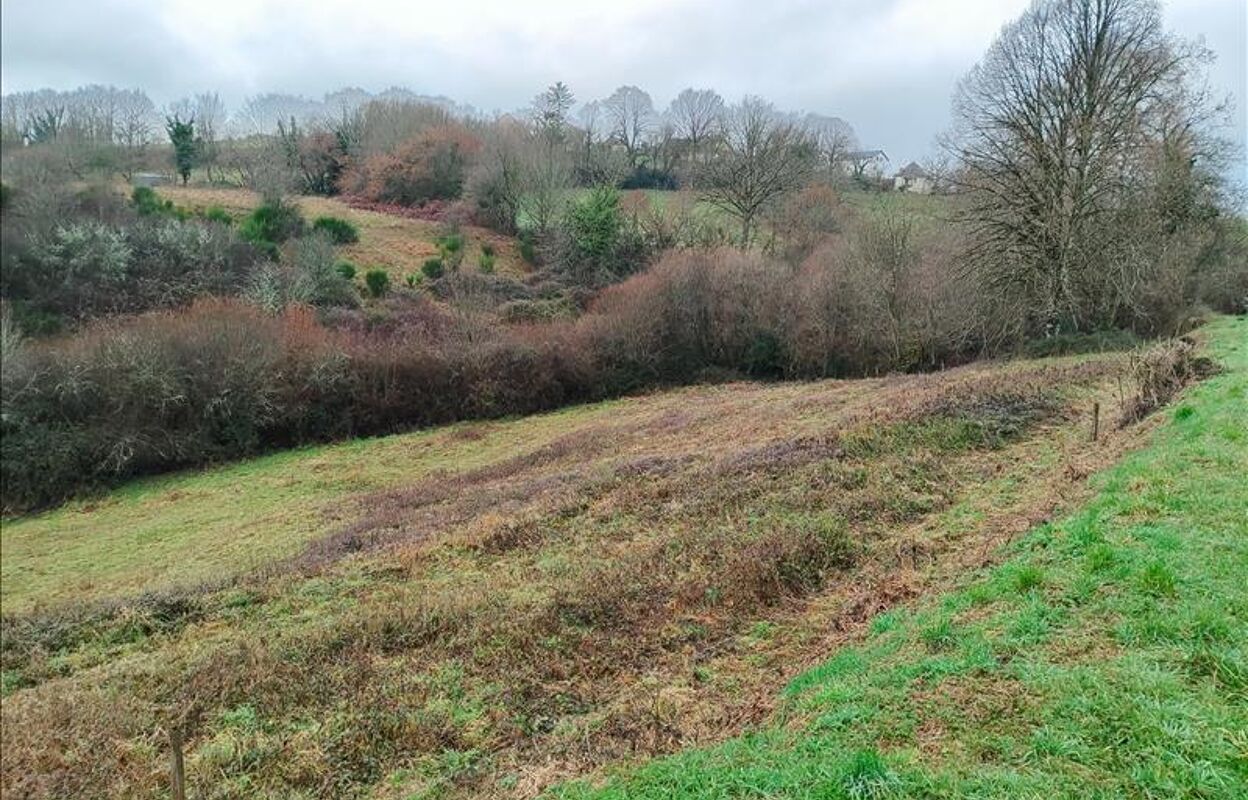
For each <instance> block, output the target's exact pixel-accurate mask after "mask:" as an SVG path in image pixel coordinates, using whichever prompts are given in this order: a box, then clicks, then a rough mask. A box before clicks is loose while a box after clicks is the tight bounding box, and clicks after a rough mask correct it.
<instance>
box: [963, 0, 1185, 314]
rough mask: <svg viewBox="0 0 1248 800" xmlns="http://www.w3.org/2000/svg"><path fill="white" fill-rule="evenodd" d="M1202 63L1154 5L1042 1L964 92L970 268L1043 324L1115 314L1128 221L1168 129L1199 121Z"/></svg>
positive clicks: (1013, 27) (1125, 0)
mask: <svg viewBox="0 0 1248 800" xmlns="http://www.w3.org/2000/svg"><path fill="white" fill-rule="evenodd" d="M1194 57H1195V54H1194V53H1193V52H1192V51H1191V50H1189V49H1187V48H1185V47H1184V46H1183V45H1182V44H1181V43H1178V42H1176V41H1174V40H1173V39H1171V38H1170V37H1168V36H1167V35H1166V33H1165V31H1164V30H1163V27H1162V19H1161V13H1160V10H1159V8H1158V5H1157V4H1156V3H1155V2H1152V0H1036V2H1034V3H1033V4H1032V6H1031V7H1030V8H1029V9H1028V10H1027V11H1026V12H1025V13H1024V14H1023V15H1022V17H1020V18H1019V19H1018V20H1017V21H1015V22H1013V23H1012V24H1010V25H1008V26H1007V27H1006V28H1005V29H1004V30H1003V31H1002V33H1001V35H1000V36H999V37H998V39H997V40H996V42H995V43H994V44H993V45H992V47H991V48H990V50H989V51H988V53H987V55H986V56H985V58H984V59H983V61H982V62H980V64H978V65H977V66H976V67H975V68H974V69H973V70H972V72H971V73H970V74H969V75H968V76H967V77H966V78H965V79H964V80H963V81H962V83H961V85H960V86H959V88H958V92H957V95H956V97H955V104H954V112H955V118H956V128H955V131H954V136H953V138H952V139H951V143H952V149H953V155H954V156H955V157H956V159H957V160H958V162H959V164H960V165H961V170H960V171H959V176H960V178H959V179H960V180H961V182H962V183H963V184H964V188H966V189H967V190H968V194H969V196H970V204H969V208H968V211H967V219H968V221H969V223H970V229H971V231H972V234H973V237H974V247H973V250H972V252H971V256H972V258H971V262H970V263H971V264H973V265H974V266H975V267H976V268H977V269H978V273H979V275H980V276H981V278H982V280H983V281H985V282H987V283H988V284H989V285H990V286H992V287H993V288H994V289H996V290H997V291H998V292H999V293H1001V294H1002V295H1003V296H1009V297H1013V298H1015V300H1016V302H1017V303H1018V305H1019V307H1020V308H1021V309H1026V313H1027V315H1028V316H1029V317H1030V318H1031V320H1032V325H1033V326H1035V327H1037V328H1042V329H1044V330H1045V331H1047V332H1050V333H1052V332H1057V331H1059V330H1061V329H1062V328H1064V327H1071V326H1073V327H1075V328H1083V327H1088V326H1091V325H1094V324H1098V323H1099V322H1104V321H1105V320H1106V316H1107V315H1112V314H1113V313H1114V306H1115V305H1116V304H1118V303H1119V302H1120V301H1121V298H1122V296H1123V294H1122V291H1121V290H1122V288H1123V286H1124V285H1125V283H1126V278H1125V276H1115V275H1114V274H1113V273H1114V272H1115V270H1116V269H1118V266H1116V265H1121V266H1128V265H1126V264H1125V263H1124V261H1123V260H1122V259H1121V258H1120V256H1119V254H1120V253H1121V252H1126V251H1127V250H1129V246H1130V245H1131V244H1132V243H1131V242H1130V241H1129V237H1124V236H1123V235H1122V234H1123V232H1124V230H1125V229H1124V228H1123V226H1122V225H1121V224H1120V222H1121V220H1122V219H1123V218H1124V215H1125V214H1128V213H1129V212H1130V211H1131V209H1132V204H1133V203H1134V202H1135V200H1136V198H1137V196H1138V195H1139V192H1138V187H1139V185H1140V183H1141V182H1145V183H1147V182H1148V181H1149V180H1150V178H1149V176H1148V175H1147V174H1146V172H1147V169H1148V164H1149V159H1148V158H1147V155H1148V154H1149V153H1150V152H1151V151H1152V150H1153V149H1154V148H1155V147H1156V146H1157V144H1158V143H1159V142H1160V141H1161V140H1162V139H1164V137H1165V135H1166V134H1165V132H1164V131H1163V130H1161V129H1160V127H1159V123H1161V122H1162V121H1163V120H1170V125H1172V126H1173V125H1174V124H1175V121H1176V119H1177V120H1178V128H1179V129H1184V128H1186V127H1187V126H1189V125H1192V124H1195V121H1196V120H1195V116H1194V115H1193V114H1192V113H1191V112H1190V111H1189V110H1188V105H1187V103H1186V101H1185V99H1184V97H1183V95H1182V92H1181V87H1183V86H1184V85H1185V84H1186V83H1187V77H1188V73H1189V69H1190V68H1191V67H1192V66H1193V63H1192V59H1193V58H1194ZM1130 268H1131V269H1136V268H1137V266H1134V265H1131V266H1130ZM1114 284H1117V285H1114Z"/></svg>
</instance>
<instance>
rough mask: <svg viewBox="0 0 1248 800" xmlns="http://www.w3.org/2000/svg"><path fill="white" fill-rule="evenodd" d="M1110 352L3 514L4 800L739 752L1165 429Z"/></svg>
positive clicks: (540, 785) (1220, 335)
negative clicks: (1135, 408) (897, 609)
mask: <svg viewBox="0 0 1248 800" xmlns="http://www.w3.org/2000/svg"><path fill="white" fill-rule="evenodd" d="M1213 335H1214V336H1215V337H1216V338H1217V340H1218V341H1219V342H1221V343H1222V345H1221V347H1222V348H1223V350H1226V348H1227V345H1226V342H1228V341H1234V340H1236V339H1239V340H1242V339H1243V337H1244V335H1245V326H1244V323H1243V321H1242V320H1241V321H1236V322H1234V323H1230V322H1225V323H1222V324H1220V325H1219V326H1217V327H1215V328H1214V329H1213ZM1125 361H1126V359H1125V357H1124V356H1123V355H1121V354H1109V355H1100V356H1088V357H1077V358H1065V359H1051V360H1044V361H1032V362H1013V363H1004V364H982V365H975V366H971V367H967V368H962V369H958V370H951V371H949V372H946V373H941V374H934V375H924V376H903V377H895V378H883V379H873V380H862V381H824V382H818V383H810V384H780V385H758V384H732V385H725V386H715V387H701V388H694V389H687V390H681V391H675V392H668V393H662V394H656V395H652V396H648V397H641V398H634V399H627V400H621V401H615V402H611V403H604V404H599V405H594V406H585V407H580V408H574V409H569V410H566V411H562V412H558V413H555V414H549V415H543V416H538V417H533V418H528V419H518V420H510V421H501V422H489V423H475V424H469V425H460V426H455V427H452V428H446V429H440V430H434V431H428V432H423V433H417V434H411V435H406V436H398V437H391V438H387V439H378V440H371V441H359V442H353V443H350V444H345V445H338V446H332V447H325V448H318V449H315V450H307V451H301V452H294V453H285V454H281V455H277V456H273V457H270V458H265V459H260V460H257V461H254V462H249V463H245V464H240V465H236V466H232V467H226V468H223V469H218V470H212V471H208V472H204V473H200V474H191V475H181V476H174V477H168V478H163V479H160V480H153V481H147V482H141V483H136V484H133V485H131V486H129V487H127V488H125V489H123V490H121V491H118V492H115V493H113V494H112V495H109V496H107V497H105V498H103V499H101V500H99V501H96V502H93V503H79V504H75V505H71V506H68V507H65V508H62V509H60V510H58V511H56V512H53V513H50V514H47V515H43V516H40V517H35V518H30V519H23V520H16V521H10V522H8V523H6V525H5V526H4V531H3V554H2V558H0V566H2V567H3V580H2V583H0V589H2V591H3V600H4V612H5V617H4V637H3V669H4V673H3V676H4V679H3V686H4V699H3V714H4V722H5V724H4V727H3V730H4V734H3V735H4V749H5V753H6V758H5V761H4V767H3V787H4V793H5V796H6V797H7V796H10V793H12V796H32V797H54V796H93V795H113V796H128V797H162V796H166V792H167V788H166V786H167V777H166V775H165V770H166V765H167V763H168V752H167V742H168V739H167V735H168V733H167V732H168V730H169V729H170V728H171V727H176V728H178V729H180V730H182V731H184V733H185V736H186V739H187V745H186V758H187V765H188V778H189V782H190V784H191V786H192V787H193V789H194V792H195V796H202V797H227V796H249V797H413V796H414V797H434V796H464V797H467V796H482V795H486V796H491V795H492V796H532V795H533V794H534V793H536V792H539V791H542V790H545V789H547V788H549V787H551V786H554V785H557V784H558V783H559V782H561V781H565V780H568V779H573V778H576V777H578V776H583V775H592V774H594V773H595V771H596V770H598V769H599V768H601V767H604V766H607V765H611V764H618V763H622V762H623V763H629V762H634V761H636V760H637V759H639V758H641V757H644V756H649V755H654V754H661V753H666V752H671V751H674V750H677V749H680V748H681V747H684V746H688V745H691V744H698V743H704V742H710V741H713V740H718V739H722V738H724V737H727V736H731V735H735V734H737V733H739V732H740V731H741V730H742V729H743V728H746V727H751V726H754V725H759V724H762V723H764V722H765V721H766V720H767V719H768V715H769V714H770V713H771V712H772V711H773V709H774V708H775V705H776V701H777V700H778V699H779V698H780V690H781V689H782V688H783V686H784V685H785V683H786V682H787V681H788V680H790V679H791V678H793V677H794V676H796V675H798V674H799V673H801V671H802V670H803V669H805V668H807V667H810V666H813V665H816V664H818V663H820V662H821V661H823V660H825V659H826V658H828V656H829V654H830V653H834V652H836V651H837V648H839V647H841V646H842V645H844V644H845V643H847V642H852V641H855V640H857V639H859V638H860V637H861V636H862V635H863V634H864V633H865V632H866V630H867V625H868V623H869V622H870V621H871V620H873V619H876V620H878V619H885V620H888V619H899V617H890V616H885V617H882V618H881V617H879V616H878V615H880V614H881V613H882V612H887V611H888V610H889V609H891V608H893V607H894V606H897V605H899V604H909V603H911V602H913V601H914V598H921V597H922V596H925V595H928V594H930V593H932V592H935V591H937V590H940V589H943V588H946V587H948V586H950V585H953V584H954V583H957V582H960V581H962V580H963V579H964V578H965V576H966V574H967V573H968V571H972V570H977V569H979V568H981V567H983V566H985V565H987V564H989V563H991V562H993V561H994V559H995V557H996V554H997V553H998V550H999V548H1000V547H1001V546H1002V545H1005V544H1007V543H1008V542H1009V541H1010V540H1011V539H1012V538H1013V537H1015V536H1017V535H1019V534H1021V533H1022V532H1024V531H1025V530H1027V529H1028V528H1030V527H1031V526H1032V525H1034V524H1037V523H1040V522H1043V521H1045V520H1048V519H1051V518H1052V515H1053V514H1054V512H1055V510H1057V509H1061V508H1065V507H1069V506H1071V505H1072V504H1074V503H1076V502H1078V501H1080V500H1082V499H1085V498H1086V497H1087V496H1088V494H1089V491H1090V490H1089V489H1088V487H1087V482H1086V480H1085V479H1086V478H1087V476H1088V475H1089V474H1091V473H1092V472H1093V471H1094V470H1097V469H1099V468H1100V467H1101V466H1103V465H1106V464H1108V463H1110V462H1112V461H1114V460H1116V459H1117V458H1118V457H1119V455H1120V454H1121V453H1122V451H1123V450H1124V449H1126V448H1128V447H1131V446H1133V445H1135V444H1137V443H1138V442H1139V441H1140V440H1141V438H1142V437H1143V436H1145V435H1146V433H1147V431H1148V430H1149V428H1150V426H1151V425H1152V423H1150V422H1146V423H1144V424H1142V425H1132V426H1128V427H1125V428H1121V429H1120V428H1119V427H1118V426H1117V425H1116V424H1115V421H1116V417H1117V415H1118V410H1119V408H1120V400H1121V397H1120V395H1119V392H1120V391H1121V390H1122V389H1123V387H1124V383H1123V380H1124V367H1125ZM1235 368H1236V371H1235V372H1234V373H1232V375H1233V376H1234V377H1232V378H1226V379H1220V380H1234V381H1238V382H1239V384H1242V381H1243V377H1242V375H1243V373H1242V369H1243V365H1242V364H1241V363H1239V362H1238V361H1236V362H1235ZM1239 384H1236V385H1239ZM1125 385H1127V386H1129V383H1128V384H1125ZM1240 397H1241V398H1242V385H1241V386H1240ZM1096 403H1099V405H1100V408H1101V409H1102V413H1101V424H1100V433H1101V435H1100V437H1099V438H1098V440H1097V441H1096V442H1092V441H1091V436H1090V433H1091V427H1092V409H1093V407H1094V404H1096ZM1235 447H1237V448H1239V450H1237V451H1236V452H1238V456H1237V457H1240V458H1241V460H1242V443H1240V444H1236V445H1235ZM1019 580H1023V579H1022V578H1020V579H1019ZM1026 581H1027V582H1028V586H1027V587H1025V588H1026V589H1030V588H1033V584H1032V582H1031V579H1030V578H1027V579H1026ZM1038 585H1044V579H1043V576H1042V579H1041V583H1040V584H1038ZM951 613H952V612H951ZM1036 613H1039V611H1037V612H1036ZM959 621H960V618H959ZM938 622H939V621H938ZM940 624H941V625H946V624H947V626H949V631H950V634H949V635H950V636H951V637H953V638H952V639H951V642H953V644H951V645H950V650H949V652H953V653H956V652H960V651H959V650H957V647H960V646H961V645H958V644H957V642H958V641H960V640H959V639H957V637H958V635H959V633H958V631H959V629H957V628H955V627H953V626H954V624H955V622H954V621H949V622H947V623H944V622H941V623H940ZM1037 624H1039V623H1037ZM889 625H891V623H881V622H878V621H877V622H875V623H874V627H875V628H876V629H878V630H882V629H884V628H887V627H889ZM936 627H937V628H939V630H944V629H943V628H940V627H939V625H937V626H936ZM924 636H927V634H924ZM928 638H931V639H932V647H933V648H935V649H934V650H933V651H932V652H933V653H940V652H944V651H943V650H942V648H943V647H944V644H943V641H944V639H943V634H940V635H938V634H937V633H933V634H931V635H930V637H928ZM923 641H926V639H924V640H923ZM816 674H822V673H816ZM811 680H812V679H809V678H808V679H806V681H807V682H810V681H811ZM816 696H818V697H823V695H822V694H819V693H816ZM933 702H936V701H935V700H934V701H933ZM101 742H107V743H109V745H108V746H100V743H101ZM662 769H667V768H666V767H664V768H661V769H659V771H656V772H648V773H643V778H642V780H643V785H644V786H646V787H651V786H657V787H660V788H659V789H653V790H652V789H651V788H646V789H645V790H646V791H654V792H658V793H659V795H662V791H660V789H661V788H662V787H663V786H665V784H663V783H662V780H665V779H663V778H660V779H657V780H659V782H658V783H653V782H652V783H644V781H647V780H650V778H648V777H646V776H649V775H662V774H670V771H669V772H668V773H662ZM707 785H710V784H707ZM726 785H727V784H726ZM732 785H735V786H737V787H738V788H740V787H741V786H742V785H743V784H740V783H737V784H732ZM627 786H629V785H625V787H627ZM619 791H620V792H623V793H624V794H628V793H629V792H631V791H632V790H631V789H629V788H621V789H620V790H619ZM729 795H731V792H730V793H729ZM729 795H712V796H729ZM628 796H631V794H628Z"/></svg>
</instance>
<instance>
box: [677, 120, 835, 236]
mask: <svg viewBox="0 0 1248 800" xmlns="http://www.w3.org/2000/svg"><path fill="white" fill-rule="evenodd" d="M813 165H814V150H813V148H812V147H811V143H810V138H809V137H808V136H807V135H806V133H805V132H804V131H803V130H802V128H801V126H800V125H798V124H796V123H794V122H793V121H792V120H791V119H789V118H786V117H782V116H781V115H779V114H778V113H777V112H776V110H775V108H774V107H773V106H772V105H771V104H770V103H768V102H766V101H765V100H763V99H762V98H759V97H746V98H745V99H744V100H742V101H741V103H740V104H738V105H736V106H733V107H732V108H730V109H729V110H728V111H727V113H726V114H725V116H724V134H723V141H722V144H721V147H720V151H719V152H718V153H717V154H716V156H715V157H713V158H710V159H709V160H708V161H707V162H706V164H705V165H704V167H703V170H702V175H701V184H702V187H703V188H702V190H701V195H702V198H703V199H704V200H705V201H706V202H708V203H710V204H711V205H713V206H715V207H717V208H721V209H723V210H724V211H727V212H728V213H729V214H731V215H732V216H734V217H736V218H737V220H738V222H739V223H740V224H741V247H742V248H746V247H749V246H750V243H751V241H752V240H753V236H754V232H755V223H756V222H757V220H758V217H759V215H760V214H761V213H762V212H763V211H764V210H765V209H767V208H768V207H770V206H771V205H772V204H774V203H776V202H777V201H779V200H781V199H782V198H784V197H785V196H787V195H788V194H789V193H791V192H793V191H794V190H796V189H798V188H800V187H801V186H802V185H804V184H805V183H806V182H807V181H808V180H809V179H810V175H811V171H812V168H813Z"/></svg>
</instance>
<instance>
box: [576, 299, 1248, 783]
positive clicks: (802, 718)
mask: <svg viewBox="0 0 1248 800" xmlns="http://www.w3.org/2000/svg"><path fill="white" fill-rule="evenodd" d="M1206 335H1208V336H1209V337H1210V339H1211V340H1212V345H1211V348H1212V350H1213V352H1214V353H1215V354H1216V355H1217V356H1218V357H1219V358H1220V359H1221V360H1222V362H1223V364H1224V365H1225V366H1226V368H1227V370H1226V372H1224V373H1223V374H1222V375H1220V376H1217V377H1215V378H1213V379H1211V380H1209V381H1207V382H1206V383H1204V384H1202V385H1200V386H1198V387H1196V388H1194V389H1192V390H1190V391H1189V392H1188V393H1187V394H1186V395H1185V396H1184V399H1183V402H1182V404H1181V405H1180V406H1179V407H1178V408H1177V410H1175V411H1171V412H1165V413H1168V414H1169V420H1168V421H1167V422H1166V423H1165V424H1164V425H1163V426H1162V427H1161V429H1160V430H1158V431H1157V432H1156V433H1155V434H1154V437H1153V440H1152V442H1151V444H1150V445H1149V446H1148V447H1147V448H1146V449H1144V450H1142V451H1140V452H1137V453H1136V454H1134V455H1132V456H1130V457H1128V458H1127V459H1126V460H1125V461H1124V462H1122V463H1121V464H1120V465H1119V466H1117V467H1115V468H1114V469H1112V470H1110V471H1108V472H1107V473H1105V474H1103V475H1102V476H1100V477H1099V478H1098V479H1097V481H1098V483H1097V494H1096V496H1095V498H1094V499H1093V500H1092V501H1091V502H1089V503H1088V504H1087V505H1086V506H1085V507H1084V508H1083V509H1082V510H1081V511H1079V512H1078V513H1076V514H1074V515H1073V516H1070V517H1068V518H1066V519H1063V520H1061V521H1058V522H1056V523H1052V524H1047V525H1043V526H1041V527H1039V528H1037V529H1035V530H1033V531H1032V532H1031V533H1030V534H1029V535H1028V536H1026V537H1025V538H1024V539H1023V540H1022V541H1021V542H1020V543H1018V544H1017V545H1015V546H1014V548H1013V550H1012V552H1011V553H1010V554H1009V557H1008V559H1007V560H1006V562H1005V563H1003V564H1002V565H1001V566H1000V567H998V568H995V569H993V570H991V571H988V572H986V573H984V574H982V575H980V576H978V577H977V578H975V579H973V580H972V581H970V582H969V583H968V584H967V585H966V586H965V587H964V588H962V589H960V590H958V591H956V592H954V593H951V594H949V595H947V596H945V597H943V598H940V599H938V600H935V601H932V602H929V603H926V604H924V605H922V606H921V607H919V608H917V609H913V610H909V611H907V610H898V611H894V612H890V613H889V614H887V615H884V616H881V617H880V618H878V619H876V620H875V621H874V623H873V624H872V626H871V630H872V633H871V634H870V635H869V637H868V638H867V639H866V640H865V641H864V642H863V643H862V644H861V645H859V646H855V647H851V648H847V649H844V650H842V651H841V652H839V653H838V654H837V655H836V656H835V657H833V658H832V659H831V660H829V661H827V662H825V663H824V664H822V665H821V666H819V667H816V668H815V669H813V670H811V671H809V672H806V673H805V674H803V675H801V676H800V677H798V678H797V679H796V680H794V681H793V682H792V683H791V684H790V685H789V687H788V689H787V690H786V692H785V701H784V705H783V711H782V712H781V713H780V714H779V715H778V717H777V718H776V719H775V720H774V722H773V723H770V724H769V725H767V726H765V727H763V728H762V729H760V730H757V731H754V732H751V733H748V734H746V735H743V736H741V737H740V738H737V739H734V740H731V741H729V742H727V743H724V744H722V745H719V746H716V747H712V748H709V749H699V750H692V751H686V752H683V753H680V754H678V755H676V756H673V757H670V758H666V759H661V760H657V761H654V762H651V763H649V764H646V765H643V766H640V767H638V768H635V769H631V770H628V771H623V772H618V773H616V774H615V775H613V776H612V777H611V778H610V779H609V780H608V781H607V782H606V783H605V784H601V785H598V784H595V785H591V784H587V783H575V784H570V785H565V786H563V787H561V788H560V789H559V790H557V791H556V792H555V794H557V795H559V796H561V797H563V798H568V799H569V800H573V799H575V800H587V799H588V798H600V799H601V800H605V799H606V798H739V797H793V798H829V799H830V798H841V797H845V798H889V797H898V798H900V797H967V798H971V797H974V798H1016V797H1029V798H1030V797H1035V798H1041V797H1043V798H1060V797H1072V798H1074V797H1079V798H1109V797H1150V798H1151V797H1156V798H1161V797H1165V798H1171V797H1199V798H1228V800H1229V799H1230V798H1240V797H1246V796H1248V580H1245V575H1248V480H1246V479H1245V477H1244V476H1245V475H1248V431H1246V421H1248V320H1246V319H1243V318H1239V319H1223V320H1219V321H1217V322H1216V323H1214V324H1213V325H1211V326H1210V327H1209V328H1208V329H1207V331H1206Z"/></svg>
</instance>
